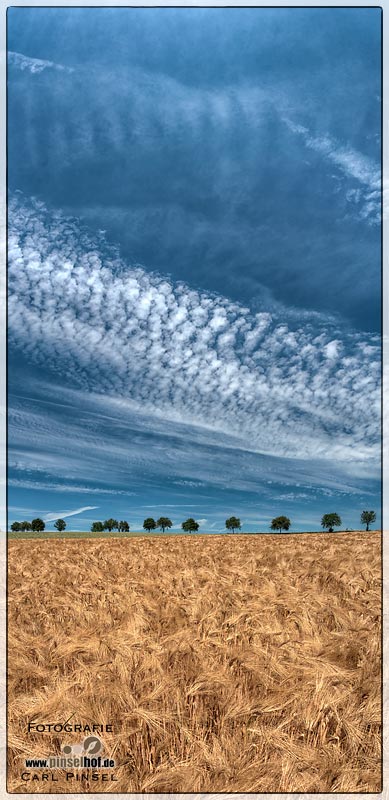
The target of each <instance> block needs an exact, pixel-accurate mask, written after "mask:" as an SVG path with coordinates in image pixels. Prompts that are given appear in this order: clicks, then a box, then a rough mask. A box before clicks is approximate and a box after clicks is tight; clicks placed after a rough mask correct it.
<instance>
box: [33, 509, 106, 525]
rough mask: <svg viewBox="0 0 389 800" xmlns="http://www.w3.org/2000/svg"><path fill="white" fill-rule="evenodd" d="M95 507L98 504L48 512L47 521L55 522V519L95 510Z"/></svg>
mask: <svg viewBox="0 0 389 800" xmlns="http://www.w3.org/2000/svg"><path fill="white" fill-rule="evenodd" d="M95 508H98V506H83V507H82V508H76V510H75V511H58V512H53V513H49V514H46V516H45V518H44V519H45V522H53V520H55V519H63V518H64V517H74V516H75V515H76V514H82V513H83V511H94V509H95Z"/></svg>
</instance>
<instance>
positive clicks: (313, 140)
mask: <svg viewBox="0 0 389 800" xmlns="http://www.w3.org/2000/svg"><path fill="white" fill-rule="evenodd" d="M283 120H284V122H285V123H286V125H287V126H288V128H289V130H291V131H292V132H293V133H296V134H297V135H299V136H301V137H302V138H303V139H304V142H305V145H306V146H307V147H308V148H310V149H311V150H315V151H316V152H317V153H320V155H322V156H323V158H326V159H327V160H328V161H331V162H332V163H333V164H335V165H336V166H337V167H338V168H339V169H340V170H341V172H342V173H343V175H344V176H345V177H347V178H352V179H354V180H356V181H358V183H359V184H360V185H361V187H362V188H363V191H361V189H359V190H358V189H349V190H347V191H346V199H347V200H348V201H349V202H352V203H358V202H361V205H362V207H361V209H360V217H361V218H362V219H367V220H368V221H369V222H370V223H371V224H378V223H380V221H381V171H380V168H379V166H378V165H377V164H376V163H375V162H374V161H372V159H371V158H368V156H365V155H363V154H362V153H359V152H358V151H356V150H354V149H353V148H352V147H347V146H345V145H342V144H341V143H340V142H337V141H336V140H335V139H332V138H331V137H330V136H312V134H311V133H310V131H309V130H308V128H306V127H304V126H303V125H298V124H296V123H294V122H292V121H291V120H290V119H288V118H286V117H284V118H283Z"/></svg>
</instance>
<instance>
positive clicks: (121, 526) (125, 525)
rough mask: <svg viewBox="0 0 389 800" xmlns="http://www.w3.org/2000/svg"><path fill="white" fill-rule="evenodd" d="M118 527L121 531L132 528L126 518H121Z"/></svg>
mask: <svg viewBox="0 0 389 800" xmlns="http://www.w3.org/2000/svg"><path fill="white" fill-rule="evenodd" d="M118 528H119V531H120V533H128V532H129V530H130V526H129V524H128V522H127V520H125V519H122V520H120V522H119V525H118Z"/></svg>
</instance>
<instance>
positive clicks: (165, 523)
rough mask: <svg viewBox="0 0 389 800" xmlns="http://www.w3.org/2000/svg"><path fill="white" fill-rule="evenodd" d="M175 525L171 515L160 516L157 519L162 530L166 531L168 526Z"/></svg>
mask: <svg viewBox="0 0 389 800" xmlns="http://www.w3.org/2000/svg"><path fill="white" fill-rule="evenodd" d="M172 525H173V523H172V521H171V519H169V517H160V518H159V519H158V520H157V526H158V528H161V530H162V532H163V533H165V530H166V528H171V527H172Z"/></svg>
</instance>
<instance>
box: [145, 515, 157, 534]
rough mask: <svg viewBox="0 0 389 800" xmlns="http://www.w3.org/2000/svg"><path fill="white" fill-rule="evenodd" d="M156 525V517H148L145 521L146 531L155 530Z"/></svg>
mask: <svg viewBox="0 0 389 800" xmlns="http://www.w3.org/2000/svg"><path fill="white" fill-rule="evenodd" d="M156 527H157V523H156V521H155V519H153V518H152V517H147V519H145V521H144V523H143V528H144V530H145V531H155V529H156Z"/></svg>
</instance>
